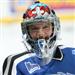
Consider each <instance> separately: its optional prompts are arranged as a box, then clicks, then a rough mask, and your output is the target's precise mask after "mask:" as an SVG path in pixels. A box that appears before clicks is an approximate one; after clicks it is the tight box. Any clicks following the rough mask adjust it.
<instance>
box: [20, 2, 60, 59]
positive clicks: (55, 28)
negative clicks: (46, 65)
mask: <svg viewBox="0 0 75 75" xmlns="http://www.w3.org/2000/svg"><path fill="white" fill-rule="evenodd" d="M40 24H41V25H42V24H43V25H48V26H49V25H51V26H52V33H51V35H50V36H48V37H47V38H39V37H38V38H36V39H33V38H32V36H31V34H30V28H29V27H30V26H35V25H40ZM21 27H22V33H23V39H24V44H25V45H26V47H27V48H28V50H33V51H34V52H35V53H36V55H37V56H38V57H39V58H46V57H51V58H52V57H53V54H54V52H55V48H56V40H57V37H58V32H59V29H60V24H59V19H58V17H57V16H56V14H55V12H54V10H52V9H50V8H49V7H48V6H47V5H46V4H43V3H40V2H35V3H34V4H33V5H31V6H30V7H29V8H28V9H27V11H26V13H24V15H23V22H22V23H21ZM31 31H33V32H34V33H35V31H36V29H35V30H34V29H33V30H31Z"/></svg>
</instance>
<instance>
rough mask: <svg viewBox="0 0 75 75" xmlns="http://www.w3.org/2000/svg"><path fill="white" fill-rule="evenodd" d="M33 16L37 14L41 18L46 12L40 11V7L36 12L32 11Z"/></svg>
mask: <svg viewBox="0 0 75 75" xmlns="http://www.w3.org/2000/svg"><path fill="white" fill-rule="evenodd" d="M32 13H33V14H37V16H41V14H43V13H44V10H40V7H36V11H32Z"/></svg>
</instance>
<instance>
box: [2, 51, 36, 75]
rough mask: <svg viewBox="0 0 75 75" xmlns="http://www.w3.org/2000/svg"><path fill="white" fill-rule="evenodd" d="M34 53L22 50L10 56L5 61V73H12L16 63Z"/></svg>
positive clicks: (9, 74) (8, 74)
mask: <svg viewBox="0 0 75 75" xmlns="http://www.w3.org/2000/svg"><path fill="white" fill-rule="evenodd" d="M34 55H35V54H34V53H33V52H22V53H19V54H14V55H10V56H8V57H7V58H6V59H5V61H4V63H3V68H2V72H3V75H11V71H12V68H13V66H14V63H15V64H18V63H19V62H21V61H22V60H25V59H27V58H30V57H32V56H34ZM17 60H18V61H17ZM15 61H16V62H15Z"/></svg>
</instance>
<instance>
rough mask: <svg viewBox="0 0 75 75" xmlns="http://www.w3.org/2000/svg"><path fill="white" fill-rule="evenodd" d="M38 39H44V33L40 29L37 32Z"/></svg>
mask: <svg viewBox="0 0 75 75" xmlns="http://www.w3.org/2000/svg"><path fill="white" fill-rule="evenodd" d="M38 38H39V39H44V38H45V35H44V32H43V30H42V29H40V30H39V32H38Z"/></svg>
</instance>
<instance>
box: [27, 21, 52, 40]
mask: <svg viewBox="0 0 75 75" xmlns="http://www.w3.org/2000/svg"><path fill="white" fill-rule="evenodd" d="M28 29H29V33H30V36H31V38H32V39H34V40H36V39H48V38H49V37H50V36H51V34H52V32H53V30H52V24H51V23H46V22H39V23H37V24H36V25H31V26H29V27H28Z"/></svg>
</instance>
